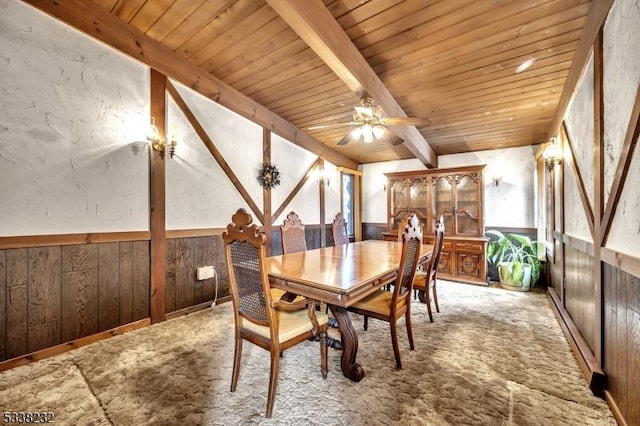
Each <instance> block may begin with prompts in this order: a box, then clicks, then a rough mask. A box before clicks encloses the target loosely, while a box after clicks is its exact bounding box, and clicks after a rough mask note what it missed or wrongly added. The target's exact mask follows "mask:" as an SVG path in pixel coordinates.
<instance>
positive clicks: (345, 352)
mask: <svg viewBox="0 0 640 426" xmlns="http://www.w3.org/2000/svg"><path fill="white" fill-rule="evenodd" d="M329 307H330V308H331V312H333V315H334V316H335V317H336V319H337V320H338V324H339V326H340V334H341V336H342V344H343V345H344V348H343V349H342V359H341V362H340V363H341V366H342V374H344V375H345V377H347V378H349V379H351V380H353V381H354V382H359V381H360V380H362V378H363V377H364V370H363V368H362V367H361V366H360V364H358V363H356V354H357V353H358V336H357V335H356V330H355V329H354V328H353V324H351V319H350V318H349V312H347V310H346V309H345V308H342V307H340V306H333V305H329Z"/></svg>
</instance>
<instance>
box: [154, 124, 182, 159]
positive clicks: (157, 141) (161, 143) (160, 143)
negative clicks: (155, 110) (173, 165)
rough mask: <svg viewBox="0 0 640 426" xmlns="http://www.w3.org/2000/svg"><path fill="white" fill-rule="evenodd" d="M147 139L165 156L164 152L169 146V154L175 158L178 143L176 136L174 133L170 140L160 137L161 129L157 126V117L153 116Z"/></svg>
mask: <svg viewBox="0 0 640 426" xmlns="http://www.w3.org/2000/svg"><path fill="white" fill-rule="evenodd" d="M147 140H148V141H149V144H150V145H151V147H152V148H153V149H155V150H156V151H158V152H160V154H161V155H162V156H164V152H165V150H166V148H167V146H169V156H170V157H171V158H173V156H174V155H175V153H176V145H178V141H176V139H175V136H174V135H173V134H172V135H171V137H170V140H169V142H167V141H166V140H164V139H162V138H160V131H159V130H158V127H156V119H155V117H151V125H150V126H149V133H148V134H147Z"/></svg>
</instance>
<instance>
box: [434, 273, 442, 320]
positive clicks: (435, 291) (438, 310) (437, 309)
mask: <svg viewBox="0 0 640 426" xmlns="http://www.w3.org/2000/svg"><path fill="white" fill-rule="evenodd" d="M436 282H437V281H436V279H435V278H434V279H433V301H434V302H435V303H436V312H437V313H440V306H438V291H437V290H436Z"/></svg>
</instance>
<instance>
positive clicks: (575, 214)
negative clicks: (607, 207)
mask: <svg viewBox="0 0 640 426" xmlns="http://www.w3.org/2000/svg"><path fill="white" fill-rule="evenodd" d="M565 122H566V125H567V131H568V133H569V136H570V137H571V142H572V143H573V147H574V148H573V149H574V151H575V159H576V164H577V165H578V167H580V173H581V175H582V179H583V182H584V185H585V189H586V191H587V195H588V196H589V202H590V204H591V205H593V185H594V163H593V161H594V160H593V141H594V129H593V57H592V58H591V59H590V60H589V63H588V64H587V67H586V69H585V71H584V74H583V75H582V79H581V80H580V83H579V85H578V87H577V88H576V93H575V94H574V96H573V99H572V100H571V103H570V105H569V108H568V109H567V112H566V114H565ZM570 155H571V152H570V151H569V150H567V152H565V153H563V158H569V156H570ZM563 167H564V173H565V179H564V191H565V195H564V196H565V201H564V205H565V220H564V223H565V232H566V233H567V234H569V235H572V236H574V237H577V238H581V239H583V240H585V241H593V238H592V237H591V231H590V230H589V225H588V221H587V216H586V213H585V211H584V208H583V207H582V201H581V199H580V191H579V189H578V183H577V181H576V179H575V178H574V177H573V172H572V171H571V169H570V168H569V167H567V164H566V161H563Z"/></svg>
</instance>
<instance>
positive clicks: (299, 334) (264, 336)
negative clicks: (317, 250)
mask: <svg viewBox="0 0 640 426" xmlns="http://www.w3.org/2000/svg"><path fill="white" fill-rule="evenodd" d="M231 220H232V223H230V224H229V225H227V230H226V231H225V232H223V234H222V239H223V241H224V244H225V255H226V259H227V269H228V271H229V284H230V287H231V295H232V300H233V311H234V319H235V352H234V358H233V372H232V376H231V392H234V391H235V390H236V386H237V384H238V377H239V375H240V359H241V355H242V342H243V340H247V341H249V342H251V343H254V344H255V345H258V346H260V347H261V348H263V349H266V350H268V351H269V352H270V354H271V374H270V377H269V394H268V398H267V417H271V414H272V412H273V402H274V398H275V394H276V385H277V382H278V372H279V368H280V354H281V353H282V352H283V351H284V350H285V349H287V348H290V347H292V346H294V345H296V344H298V343H301V342H304V341H305V340H307V339H312V338H313V337H314V336H315V335H316V334H318V335H320V364H321V370H322V377H323V378H326V377H327V339H326V337H327V315H326V314H324V313H322V312H316V310H315V305H316V302H314V301H312V300H309V299H302V300H298V301H295V302H287V301H284V300H276V299H273V298H272V295H271V291H270V290H271V288H270V285H269V279H268V275H267V272H266V270H265V267H264V261H265V241H266V236H265V235H264V233H262V232H260V231H259V230H258V227H257V226H256V225H255V224H252V221H253V219H252V217H251V215H249V214H248V213H247V212H246V211H245V210H244V209H239V210H238V211H236V213H235V214H234V215H233V217H232V219H231Z"/></svg>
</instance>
